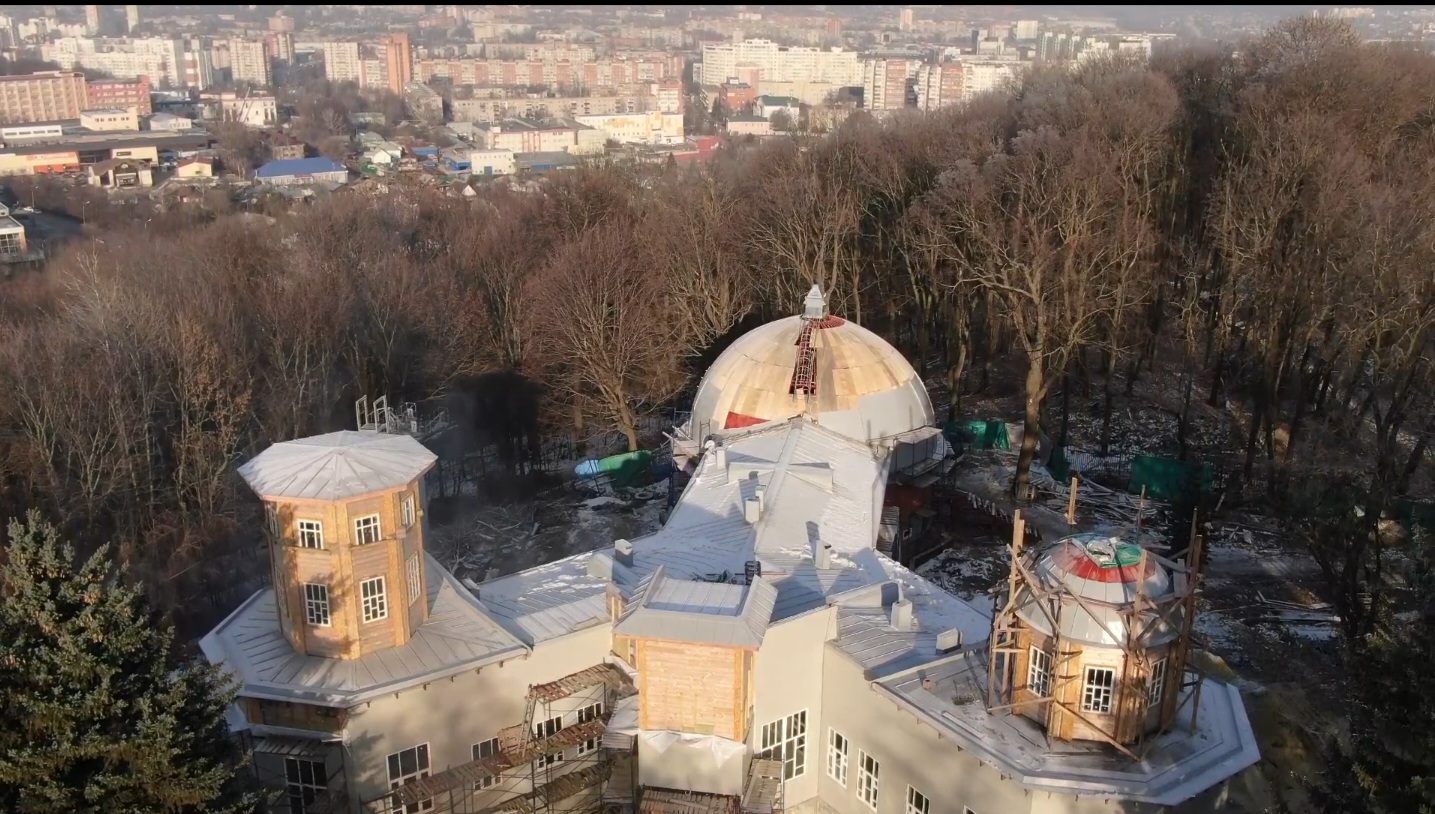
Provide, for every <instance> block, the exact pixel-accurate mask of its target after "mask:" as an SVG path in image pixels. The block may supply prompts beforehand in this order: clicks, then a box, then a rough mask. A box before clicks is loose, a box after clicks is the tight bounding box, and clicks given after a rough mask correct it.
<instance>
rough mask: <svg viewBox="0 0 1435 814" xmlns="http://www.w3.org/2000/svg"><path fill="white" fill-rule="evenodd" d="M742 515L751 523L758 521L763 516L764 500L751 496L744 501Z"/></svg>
mask: <svg viewBox="0 0 1435 814" xmlns="http://www.w3.org/2000/svg"><path fill="white" fill-rule="evenodd" d="M742 516H743V517H744V518H746V520H747V522H749V523H756V522H757V521H758V520H759V519H760V518H761V517H762V501H761V500H759V499H757V498H755V497H750V498H747V499H745V500H744V501H743V502H742Z"/></svg>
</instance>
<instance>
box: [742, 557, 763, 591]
mask: <svg viewBox="0 0 1435 814" xmlns="http://www.w3.org/2000/svg"><path fill="white" fill-rule="evenodd" d="M742 576H743V580H744V581H746V582H747V584H748V585H751V584H752V581H753V580H755V579H757V578H758V577H760V576H762V563H761V562H759V561H758V560H748V561H747V562H745V563H743V564H742Z"/></svg>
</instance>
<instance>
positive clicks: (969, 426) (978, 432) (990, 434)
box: [957, 418, 1011, 449]
mask: <svg viewBox="0 0 1435 814" xmlns="http://www.w3.org/2000/svg"><path fill="white" fill-rule="evenodd" d="M957 430H958V431H959V432H962V433H965V434H966V436H967V437H969V438H971V439H972V441H971V447H972V449H1011V437H1010V436H1009V435H1007V431H1006V422H1005V421H999V420H998V419H995V418H991V419H980V418H976V419H971V420H969V421H967V422H966V423H963V424H960V425H959V426H958V427H957Z"/></svg>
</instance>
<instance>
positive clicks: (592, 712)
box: [573, 701, 603, 757]
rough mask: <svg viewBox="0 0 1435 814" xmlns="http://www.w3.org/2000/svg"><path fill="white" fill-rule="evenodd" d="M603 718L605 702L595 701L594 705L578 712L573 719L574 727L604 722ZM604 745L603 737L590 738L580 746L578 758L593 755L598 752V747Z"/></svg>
mask: <svg viewBox="0 0 1435 814" xmlns="http://www.w3.org/2000/svg"><path fill="white" fill-rule="evenodd" d="M602 718H603V702H602V701H594V702H593V703H591V704H589V705H588V706H586V707H582V708H580V709H579V710H578V712H577V713H575V715H574V719H573V725H574V726H577V725H578V724H586V723H588V722H589V721H598V720H602ZM602 745H603V739H602V738H601V737H592V738H589V739H587V740H585V741H583V742H582V743H580V744H578V756H579V757H582V756H583V755H587V754H591V753H593V752H596V751H598V747H599V746H602Z"/></svg>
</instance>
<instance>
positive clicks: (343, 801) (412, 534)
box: [202, 288, 1259, 814]
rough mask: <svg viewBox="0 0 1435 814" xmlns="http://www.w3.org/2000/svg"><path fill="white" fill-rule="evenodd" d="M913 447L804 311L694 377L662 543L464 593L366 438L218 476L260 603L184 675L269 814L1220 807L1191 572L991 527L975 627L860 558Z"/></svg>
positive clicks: (1065, 811) (1250, 742) (1225, 736)
mask: <svg viewBox="0 0 1435 814" xmlns="http://www.w3.org/2000/svg"><path fill="white" fill-rule="evenodd" d="M933 420H934V416H933V412H932V406H931V403H930V401H929V399H928V396H927V392H926V389H925V387H924V386H923V384H922V382H921V380H920V378H919V377H918V375H917V374H916V372H915V371H914V370H913V369H912V367H911V365H909V364H908V363H907V362H906V361H905V360H904V359H903V358H902V356H901V354H900V353H898V352H897V351H896V350H895V349H894V348H892V347H891V346H890V345H888V344H887V343H886V342H884V341H883V340H882V339H880V338H879V337H877V336H876V335H875V334H873V333H871V332H870V331H867V330H865V329H863V328H861V327H860V326H858V325H856V324H854V323H852V322H849V321H846V320H844V319H842V318H840V317H837V316H834V315H832V314H830V313H828V310H827V303H826V300H825V298H824V297H823V296H822V293H821V292H820V291H819V290H817V289H815V288H814V290H813V291H812V292H811V293H810V294H809V295H808V297H807V300H806V301H805V303H804V309H803V313H802V314H801V315H800V316H794V317H789V318H786V319H781V320H778V321H776V322H773V323H770V324H768V325H765V326H762V327H760V328H758V329H756V330H754V331H753V332H751V333H749V334H747V335H745V336H744V337H742V338H740V339H739V340H738V341H737V342H736V343H734V344H733V345H732V346H731V347H730V348H729V349H727V350H726V351H725V352H724V353H723V354H722V355H721V356H720V357H719V358H718V360H717V361H716V362H715V363H714V365H713V366H712V368H711V369H710V370H709V371H708V373H707V374H706V376H705V377H704V380H703V382H702V385H701V387H700V388H699V390H698V393H697V396H696V400H695V403H694V409H693V415H692V419H691V421H690V422H689V423H688V424H687V425H686V426H685V427H684V428H683V431H682V432H680V433H678V434H677V436H676V437H677V439H678V442H677V443H676V444H675V449H674V451H675V458H676V461H677V463H678V464H680V465H681V466H682V468H683V470H684V471H686V472H687V473H689V475H690V477H689V479H688V480H687V481H686V485H685V486H684V487H683V489H682V492H681V494H680V496H679V497H678V498H677V499H676V502H675V503H674V505H673V507H672V509H671V512H670V514H669V516H668V518H667V521H666V522H665V524H664V525H663V526H662V528H661V529H660V530H658V531H656V532H654V533H652V534H650V535H648V536H645V537H642V538H638V539H633V540H616V541H614V542H613V544H612V545H611V546H610V547H606V548H604V549H600V550H597V551H592V552H587V553H582V554H578V555H576V556H572V557H568V558H567V559H563V560H559V561H557V562H553V563H550V564H547V565H543V566H539V567H537V568H533V569H529V570H527V571H522V572H519V573H514V574H509V575H506V576H498V577H495V578H491V579H488V580H486V581H484V582H482V583H481V584H478V583H465V582H461V581H459V580H458V579H455V577H454V576H453V575H452V574H450V573H448V572H447V571H446V570H445V569H444V568H443V566H442V565H440V564H439V562H438V561H436V560H435V559H433V558H432V557H430V556H429V555H428V554H427V552H426V551H425V542H426V539H427V536H428V532H429V528H428V523H429V519H428V515H427V512H426V511H425V506H426V496H427V494H428V492H427V485H426V478H427V473H428V472H429V471H430V470H431V469H432V468H433V466H434V464H435V461H436V459H435V457H434V455H433V454H432V453H431V452H429V451H428V450H427V449H426V448H425V447H424V446H423V445H422V444H421V443H419V442H418V441H417V440H416V439H414V438H413V437H411V436H409V435H406V434H402V433H400V432H393V431H391V430H393V429H394V427H393V426H392V425H391V424H390V423H389V422H388V421H386V420H383V419H382V418H374V419H370V418H368V417H367V413H366V417H365V418H364V419H362V420H361V425H360V429H359V430H357V431H347V432H336V433H330V434H327V435H321V436H318V437H313V438H305V439H300V440H296V441H289V442H284V443H279V444H275V445H274V446H272V447H270V448H268V449H266V450H265V451H263V452H262V453H260V454H259V455H257V456H256V457H254V458H253V459H252V460H250V461H248V462H246V463H245V464H243V465H242V466H241V467H240V469H239V472H240V474H241V476H243V478H244V479H245V480H246V482H247V483H248V484H249V486H250V487H251V488H252V489H253V491H254V492H255V493H256V494H257V495H258V496H259V497H260V499H261V500H262V501H263V504H264V509H265V514H264V516H265V518H266V529H265V536H266V539H267V541H268V548H269V552H270V555H271V564H272V587H270V588H266V589H264V590H261V591H259V592H258V593H256V594H255V595H254V596H253V597H251V598H250V599H249V600H248V601H247V602H245V603H244V604H243V605H242V606H241V607H240V608H239V609H237V610H236V611H234V613H233V614H231V615H230V616H229V617H228V618H227V619H225V620H224V621H223V622H222V623H220V624H219V625H218V626H217V627H216V628H215V629H214V630H213V631H212V632H211V633H210V634H209V635H208V636H206V637H205V638H204V640H203V642H202V647H203V650H204V653H205V654H206V656H207V657H208V658H210V659H211V660H212V661H214V662H216V663H220V664H222V665H224V666H225V667H226V668H227V669H228V670H230V671H232V672H233V674H234V675H235V676H236V678H237V679H238V681H239V682H240V688H241V689H240V702H239V704H238V706H237V707H236V709H235V710H234V712H233V724H234V726H235V727H236V728H238V729H241V730H243V731H244V732H245V733H246V736H247V737H248V738H249V739H250V740H251V742H252V744H253V750H254V767H255V770H256V771H257V772H258V774H259V776H260V777H261V778H262V779H264V780H265V781H266V782H268V783H271V784H272V785H273V786H274V787H275V788H276V789H277V790H280V792H281V794H280V803H279V808H280V810H286V811H288V812H291V814H299V813H300V812H304V813H305V814H313V813H314V812H340V811H342V812H355V813H357V812H405V813H406V814H417V812H433V813H434V814H442V813H443V812H474V813H475V814H476V813H477V812H495V813H496V812H523V813H524V814H537V812H551V813H552V814H558V813H559V812H574V813H575V814H576V812H594V811H600V810H601V811H614V812H618V811H627V812H638V813H640V814H756V812H762V814H774V812H837V814H873V813H874V812H875V814H1018V813H1019V814H1107V813H1108V812H1109V813H1110V814H1116V813H1117V812H1122V813H1123V814H1145V813H1146V812H1181V814H1194V813H1195V812H1204V811H1213V810H1220V809H1221V807H1222V805H1223V800H1224V787H1225V785H1226V783H1227V781H1228V779H1229V778H1231V777H1232V776H1233V775H1235V774H1236V773H1238V772H1240V771H1241V770H1243V769H1245V768H1246V767H1248V766H1250V765H1251V764H1252V763H1254V762H1255V761H1256V760H1257V759H1258V757H1259V756H1258V754H1257V750H1256V745H1255V741H1254V737H1253V735H1252V732H1251V728H1250V725H1249V722H1248V720H1247V717H1246V712H1245V708H1244V706H1243V704H1242V702H1241V697H1240V693H1239V692H1238V691H1237V689H1236V688H1235V687H1233V686H1231V685H1229V684H1226V683H1222V682H1220V681H1216V680H1213V679H1211V678H1207V677H1204V676H1202V675H1201V674H1200V673H1199V671H1198V670H1196V669H1195V668H1194V667H1192V666H1191V665H1190V660H1189V659H1188V658H1187V655H1188V649H1187V644H1188V642H1189V638H1190V637H1189V631H1190V626H1191V624H1192V622H1193V617H1194V613H1195V607H1194V602H1193V597H1194V591H1195V585H1196V582H1197V576H1196V575H1197V574H1198V573H1199V569H1198V568H1196V567H1194V566H1193V564H1192V563H1191V562H1190V561H1189V560H1182V561H1178V560H1171V559H1166V558H1163V557H1159V556H1157V555H1155V554H1154V553H1152V552H1148V551H1147V550H1146V549H1143V548H1141V547H1139V546H1136V545H1134V544H1131V543H1129V542H1127V541H1124V540H1123V539H1121V538H1119V537H1114V538H1113V537H1103V536H1078V537H1073V538H1071V539H1068V540H1062V541H1058V542H1057V543H1055V544H1054V545H1052V546H1048V547H1036V548H1032V549H1030V550H1027V549H1024V548H1023V547H1022V541H1023V539H1024V535H1023V534H1022V532H1021V528H1020V526H1021V523H1020V520H1018V521H1017V523H1016V525H1017V529H1015V530H1014V532H1015V533H1014V535H1013V539H1014V542H1013V551H1012V553H1013V558H1014V561H1015V562H1017V563H1019V565H1018V567H1017V568H1016V569H1015V570H1014V572H1013V577H1012V579H1011V581H1010V583H1009V586H1008V589H1007V590H1006V591H1005V592H1004V593H1003V594H1002V595H1000V596H998V597H997V604H996V606H995V609H994V611H993V610H990V609H987V608H986V607H985V606H982V605H978V604H973V603H969V602H966V601H963V600H961V599H958V598H957V597H955V596H953V595H951V594H948V593H947V592H945V591H943V590H941V589H940V588H938V587H936V586H935V585H933V584H931V583H929V582H927V581H926V580H924V579H923V578H921V577H920V576H918V575H916V574H915V573H913V572H912V571H910V570H908V569H907V568H905V567H903V566H902V565H900V564H899V563H898V561H897V560H896V559H894V558H893V557H891V556H889V555H888V553H887V552H888V551H890V550H891V542H892V541H891V539H890V538H889V537H884V535H883V533H882V532H883V525H884V521H883V518H884V515H885V514H886V511H885V509H884V500H885V495H886V494H887V490H888V488H889V486H891V485H893V484H901V483H912V482H920V481H921V480H922V479H923V478H928V477H931V475H932V473H933V472H936V471H941V470H942V469H943V468H944V467H945V466H946V465H947V464H948V463H949V459H948V457H947V456H948V455H949V453H950V448H949V447H948V446H947V444H946V442H945V440H944V438H943V437H942V435H941V433H940V431H938V430H937V429H936V428H935V427H933V426H932V424H933ZM1193 548H1195V547H1194V546H1193ZM1193 556H1194V557H1197V558H1198V556H1199V555H1198V554H1195V555H1193Z"/></svg>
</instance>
